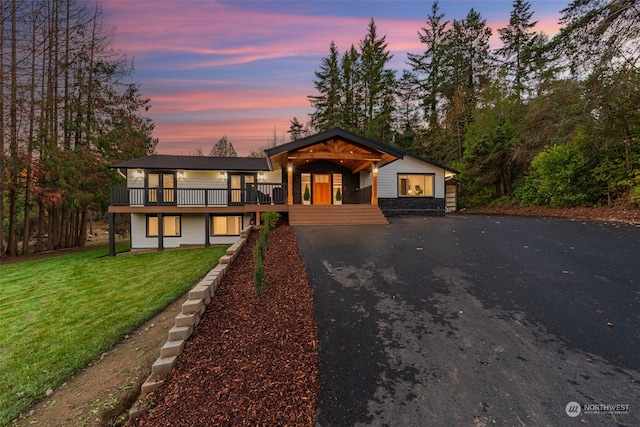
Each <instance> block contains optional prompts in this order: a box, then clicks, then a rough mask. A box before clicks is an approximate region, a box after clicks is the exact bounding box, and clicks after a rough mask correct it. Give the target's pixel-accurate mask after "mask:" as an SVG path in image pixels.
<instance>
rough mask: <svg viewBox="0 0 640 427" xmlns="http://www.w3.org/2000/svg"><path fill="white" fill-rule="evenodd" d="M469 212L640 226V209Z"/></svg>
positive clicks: (500, 208)
mask: <svg viewBox="0 0 640 427" xmlns="http://www.w3.org/2000/svg"><path fill="white" fill-rule="evenodd" d="M467 212H469V213H492V214H500V215H518V216H537V217H551V218H570V219H574V220H589V221H605V222H623V223H629V224H640V209H639V208H633V207H624V206H622V207H602V206H601V207H567V208H560V207H558V208H554V207H549V206H509V205H496V206H486V207H482V208H478V209H469V210H468V211H467Z"/></svg>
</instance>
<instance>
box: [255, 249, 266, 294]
mask: <svg viewBox="0 0 640 427" xmlns="http://www.w3.org/2000/svg"><path fill="white" fill-rule="evenodd" d="M253 254H254V257H253V258H254V261H255V270H254V272H253V285H254V288H255V291H256V296H257V297H261V296H262V291H263V290H264V284H265V282H266V279H267V278H266V274H265V271H264V254H263V252H262V251H261V250H260V245H256V248H255V250H254V252H253Z"/></svg>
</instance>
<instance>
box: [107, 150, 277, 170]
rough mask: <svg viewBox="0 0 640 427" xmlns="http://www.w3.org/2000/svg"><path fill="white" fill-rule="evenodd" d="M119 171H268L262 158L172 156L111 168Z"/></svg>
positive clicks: (145, 158) (138, 160)
mask: <svg viewBox="0 0 640 427" xmlns="http://www.w3.org/2000/svg"><path fill="white" fill-rule="evenodd" d="M111 167H112V168H121V169H159V170H177V169H182V170H235V171H268V170H269V165H268V164H267V159H265V158H262V157H210V156H172V155H167V154H152V155H150V156H145V157H139V158H137V159H133V160H127V161H125V162H122V163H118V164H116V165H113V166H111Z"/></svg>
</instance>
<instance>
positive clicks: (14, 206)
mask: <svg viewBox="0 0 640 427" xmlns="http://www.w3.org/2000/svg"><path fill="white" fill-rule="evenodd" d="M16 13H17V11H16V0H13V1H12V2H11V90H10V92H11V95H10V97H11V98H10V101H9V103H10V104H9V159H10V165H9V176H10V178H9V229H8V230H7V232H8V234H9V235H8V239H7V251H8V253H9V256H16V255H17V254H18V240H17V236H16V230H17V226H18V177H19V169H20V166H19V165H20V161H19V160H20V159H19V150H18V105H17V104H18V87H17V86H18V79H17V74H18V71H17V64H18V61H17V44H18V40H17V35H16V21H17V20H16Z"/></svg>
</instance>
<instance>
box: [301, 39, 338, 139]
mask: <svg viewBox="0 0 640 427" xmlns="http://www.w3.org/2000/svg"><path fill="white" fill-rule="evenodd" d="M315 76H316V79H317V80H314V82H313V84H314V87H315V88H316V90H317V91H318V93H319V95H312V96H309V97H308V99H309V101H310V102H311V106H312V107H313V108H314V109H315V111H314V112H313V113H312V114H311V122H312V124H313V126H314V127H316V128H317V129H320V130H323V129H330V128H333V127H336V126H339V125H340V123H341V119H340V117H341V111H340V106H341V82H340V70H339V53H338V48H337V47H336V45H335V43H334V42H333V41H332V42H331V45H330V46H329V56H327V57H326V58H323V59H322V61H321V62H320V71H316V72H315Z"/></svg>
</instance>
